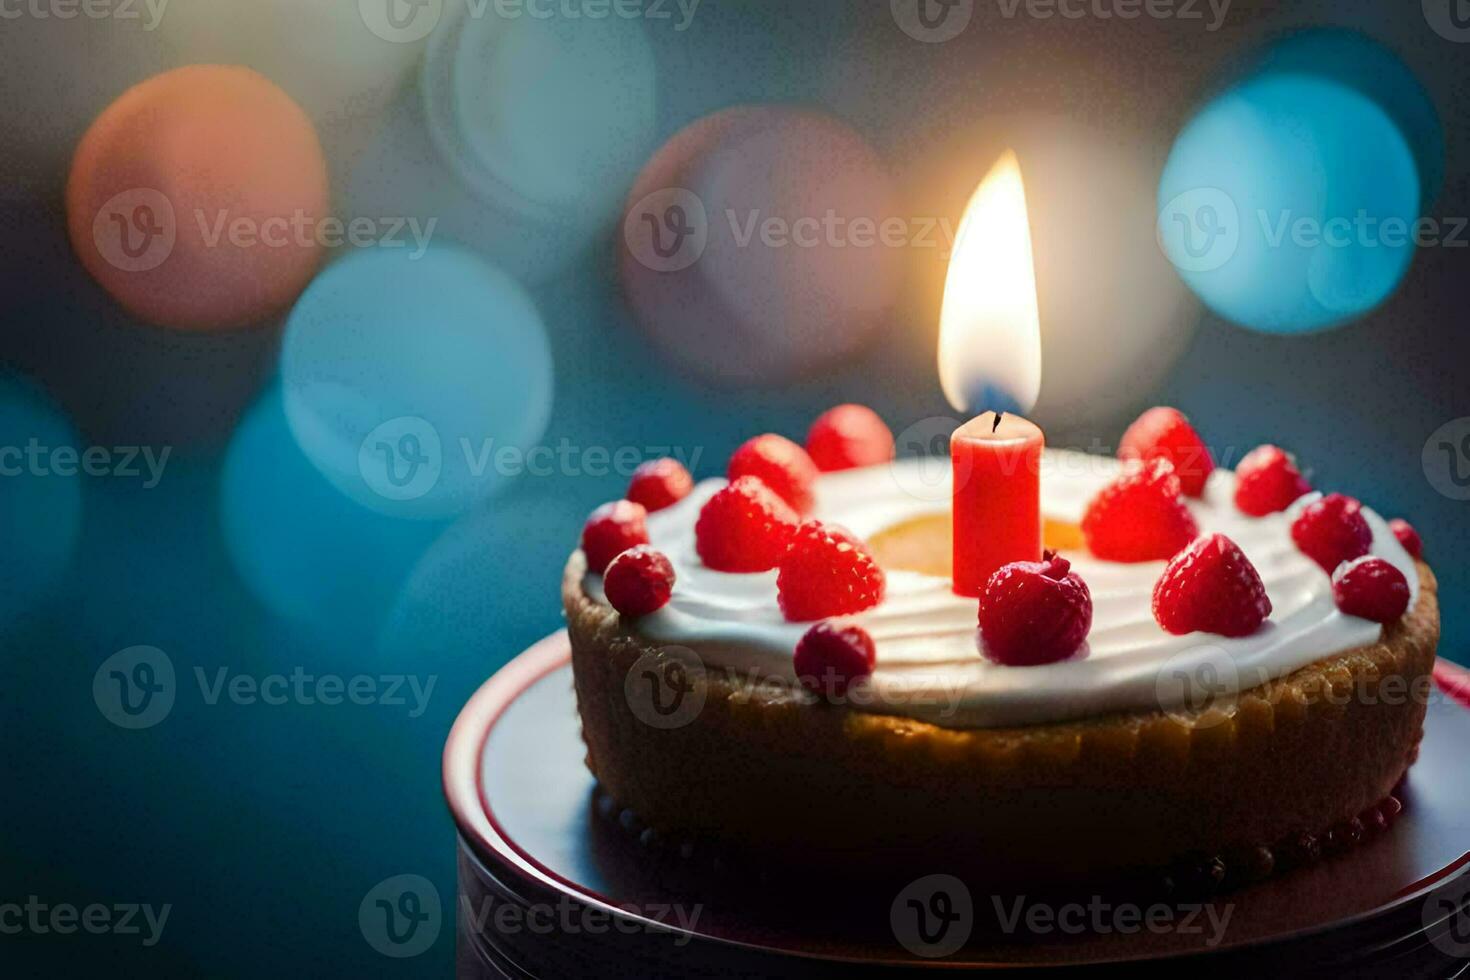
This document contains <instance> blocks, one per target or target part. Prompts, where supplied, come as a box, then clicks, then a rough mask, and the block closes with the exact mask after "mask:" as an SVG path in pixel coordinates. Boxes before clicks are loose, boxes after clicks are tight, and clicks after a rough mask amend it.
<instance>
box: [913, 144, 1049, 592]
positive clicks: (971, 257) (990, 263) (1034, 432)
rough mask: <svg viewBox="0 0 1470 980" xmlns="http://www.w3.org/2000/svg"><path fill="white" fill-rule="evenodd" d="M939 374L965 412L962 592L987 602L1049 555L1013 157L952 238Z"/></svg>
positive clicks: (1030, 286)
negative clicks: (1025, 566) (1010, 577)
mask: <svg viewBox="0 0 1470 980" xmlns="http://www.w3.org/2000/svg"><path fill="white" fill-rule="evenodd" d="M939 377H940V382H941V384H942V385H943V387H944V394H945V397H947V398H948V399H949V402H950V404H951V405H953V406H954V407H955V409H956V410H957V411H973V410H976V409H979V410H980V411H981V412H982V414H981V415H980V416H978V417H976V418H974V419H972V420H971V421H969V422H967V423H966V424H965V425H962V426H960V428H958V429H956V430H955V432H954V435H953V436H951V438H950V465H951V467H952V469H953V475H954V512H953V525H954V543H953V546H954V573H953V574H954V591H955V592H956V593H958V594H959V595H965V596H978V595H980V593H981V591H983V589H984V588H985V583H986V581H987V580H988V579H989V578H990V575H991V574H992V573H993V572H994V571H995V570H996V569H997V568H999V567H1000V566H1002V565H1004V564H1006V563H1008V562H1013V561H1038V560H1040V558H1041V548H1042V520H1041V450H1042V447H1043V445H1044V443H1045V439H1044V438H1043V436H1042V433H1041V429H1039V428H1037V427H1036V426H1035V425H1033V424H1032V423H1031V422H1028V421H1027V420H1026V419H1024V418H1021V417H1020V415H1019V414H1016V413H1019V412H1021V411H1026V410H1028V409H1030V408H1031V407H1032V406H1033V405H1035V404H1036V396H1037V394H1038V393H1039V392H1040V389H1041V323H1040V316H1039V314H1038V312H1037V303H1036V272H1035V269H1034V267H1033V265H1032V258H1031V229H1030V226H1029V224H1028V223H1027V219H1026V193H1025V187H1024V185H1023V184H1022V182H1021V168H1020V165H1019V164H1018V163H1017V161H1016V157H1015V154H1013V153H1009V152H1008V153H1006V154H1005V156H1003V157H1002V158H1001V159H1000V161H999V162H997V163H996V165H995V166H994V167H993V168H992V169H991V171H990V173H989V174H987V175H986V177H985V179H984V180H983V181H981V183H980V186H979V187H978V188H976V190H975V193H974V195H973V196H972V197H971V198H970V203H969V205H968V206H967V207H966V208H965V214H964V218H963V219H962V220H961V222H960V228H959V233H958V234H957V235H956V237H955V248H954V254H953V256H952V257H951V259H950V264H949V274H948V277H947V278H946V280H945V286H944V307H943V311H942V313H941V314H940V320H939Z"/></svg>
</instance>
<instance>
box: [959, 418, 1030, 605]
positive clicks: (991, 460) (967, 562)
mask: <svg viewBox="0 0 1470 980" xmlns="http://www.w3.org/2000/svg"><path fill="white" fill-rule="evenodd" d="M1045 445H1046V438H1045V437H1044V436H1043V435H1042V434H1041V430H1040V429H1039V428H1037V427H1036V426H1035V425H1034V424H1033V423H1031V422H1028V421H1026V420H1025V419H1023V418H1021V417H1020V416H1018V415H1008V414H1004V413H996V412H986V413H985V414H983V415H981V416H979V417H977V418H973V419H971V420H970V421H969V422H966V423H965V424H964V425H962V426H960V427H959V428H958V429H956V430H955V432H954V435H952V436H951V437H950V440H949V458H950V466H951V467H952V469H953V473H954V591H955V593H956V594H957V595H963V596H970V597H972V598H975V597H978V596H979V595H980V593H981V592H982V591H984V589H985V583H986V582H987V581H988V580H989V579H990V576H991V575H992V574H993V573H994V572H995V570H996V569H997V568H999V567H1000V566H1002V565H1005V564H1007V563H1009V562H1013V561H1040V560H1041V541H1042V538H1041V535H1042V527H1041V450H1042V447H1043V446H1045Z"/></svg>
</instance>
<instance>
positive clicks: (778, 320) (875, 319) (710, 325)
mask: <svg viewBox="0 0 1470 980" xmlns="http://www.w3.org/2000/svg"><path fill="white" fill-rule="evenodd" d="M895 222H896V223H897V227H896V230H895V225H894V223H895ZM885 228H886V229H888V230H887V231H884V229H885ZM914 233H915V232H914V228H913V225H912V223H910V222H906V221H904V220H903V219H902V218H901V217H900V216H899V215H898V213H897V211H896V210H895V207H894V195H893V187H892V183H891V179H890V175H889V173H888V170H887V167H886V165H885V164H884V162H883V160H882V159H881V158H880V157H879V156H878V154H877V153H876V152H875V151H874V150H873V149H872V147H870V146H869V145H868V143H867V141H865V140H864V139H863V138H862V136H861V135H859V134H858V133H857V132H855V131H854V130H853V129H851V128H850V127H848V126H847V125H846V124H845V123H843V122H841V121H840V120H838V119H836V118H834V117H831V116H828V115H824V114H822V113H817V112H812V111H808V110H804V109H796V108H791V107H780V106H755V107H740V108H735V109H727V110H724V111H722V112H718V113H715V114H714V115H711V116H707V117H705V118H704V119H701V120H699V121H697V122H695V123H693V124H692V125H690V126H688V127H686V128H685V129H684V130H682V131H681V132H679V133H678V134H676V135H675V136H674V137H673V139H671V140H669V142H668V143H666V144H665V145H664V146H663V148H662V149H660V150H659V151H658V153H657V154H656V155H655V156H654V157H653V159H652V160H651V161H649V163H648V164H647V166H645V167H644V169H643V172H642V173H641V174H640V175H639V178H638V181H637V183H636V184H635V185H634V187H633V190H632V191H631V192H630V194H629V195H628V205H627V207H626V209H625V215H624V220H623V229H622V235H621V236H620V237H621V239H622V240H621V242H620V246H621V276H622V282H623V286H624V291H625V293H626V295H627V297H628V300H629V302H630V303H631V304H632V307H633V310H634V313H635V314H636V315H637V318H638V321H639V323H640V324H641V325H642V326H643V328H644V330H645V331H646V332H647V334H648V335H649V337H650V338H651V339H652V340H653V341H654V343H655V345H656V346H657V347H658V348H659V350H660V351H662V352H663V353H665V354H666V355H667V356H668V357H669V358H670V359H671V360H673V361H674V362H676V363H677V364H678V365H679V366H681V367H683V368H685V369H688V370H690V371H693V372H694V373H696V374H698V375H700V376H702V377H704V378H707V379H711V380H715V381H720V382H725V383H733V384H775V383H779V382H782V381H785V380H789V379H792V378H795V377H800V376H802V375H807V374H810V373H812V372H814V371H816V370H819V369H821V368H824V367H828V366H831V365H833V364H835V363H837V362H839V361H841V360H843V359H844V358H846V357H848V356H850V355H852V354H853V353H855V352H856V351H857V350H858V349H859V348H860V347H861V346H862V345H863V344H864V342H866V341H867V339H868V338H869V337H870V336H871V335H872V333H873V332H874V331H875V330H876V329H877V328H878V327H879V325H880V324H881V323H882V322H883V319H884V317H885V316H886V314H887V313H888V312H889V309H890V307H891V304H892V302H893V300H894V297H895V293H896V289H897V284H898V274H899V264H900V258H899V252H900V250H901V248H902V247H903V244H904V242H905V241H906V240H907V239H908V237H909V236H911V235H912V234H914ZM894 239H898V241H897V242H895V241H894Z"/></svg>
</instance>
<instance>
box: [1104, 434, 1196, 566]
mask: <svg viewBox="0 0 1470 980" xmlns="http://www.w3.org/2000/svg"><path fill="white" fill-rule="evenodd" d="M1198 534H1199V525H1198V524H1196V523H1195V521H1194V516H1193V515H1191V514H1190V513H1189V508H1188V507H1186V506H1184V502H1183V501H1182V500H1180V499H1179V477H1177V476H1175V475H1174V467H1173V465H1172V464H1171V463H1169V462H1168V461H1167V460H1163V459H1156V460H1152V461H1150V462H1147V463H1130V464H1129V466H1128V468H1127V470H1126V471H1125V472H1124V473H1123V475H1122V476H1120V477H1118V479H1116V480H1114V481H1113V482H1112V483H1110V484H1108V485H1107V486H1106V487H1103V488H1102V490H1100V491H1098V494H1097V496H1096V497H1094V498H1092V502H1091V503H1089V504H1088V505H1087V511H1086V513H1085V514H1083V515H1082V536H1083V537H1084V538H1085V539H1086V541H1087V547H1088V548H1089V549H1090V550H1091V551H1092V553H1093V554H1094V555H1096V556H1097V557H1099V558H1105V559H1107V560H1109V561H1127V562H1134V561H1160V560H1163V559H1165V558H1172V557H1173V556H1174V555H1176V554H1178V553H1179V550H1180V549H1181V548H1183V547H1185V546H1186V545H1188V544H1189V542H1191V541H1193V540H1194V539H1195V536H1196V535H1198Z"/></svg>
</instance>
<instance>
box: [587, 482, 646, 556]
mask: <svg viewBox="0 0 1470 980" xmlns="http://www.w3.org/2000/svg"><path fill="white" fill-rule="evenodd" d="M647 516H648V511H646V510H644V509H643V505H642V504H635V503H633V502H632V501H631V500H614V501H613V502H612V503H608V504H603V505H602V506H601V507H599V508H597V509H596V510H594V511H593V512H592V516H591V517H588V518H587V523H586V524H584V525H583V526H582V552H583V553H584V554H585V555H586V556H587V569H588V571H592V572H597V573H599V574H601V573H602V572H603V571H605V570H606V569H607V566H608V564H609V563H610V562H611V561H612V560H613V559H614V558H616V557H617V556H618V555H620V554H622V553H623V552H624V551H627V550H628V549H629V548H632V547H634V546H636V545H640V544H647V543H648V527H647V525H646V524H645V522H644V518H646V517H647Z"/></svg>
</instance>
